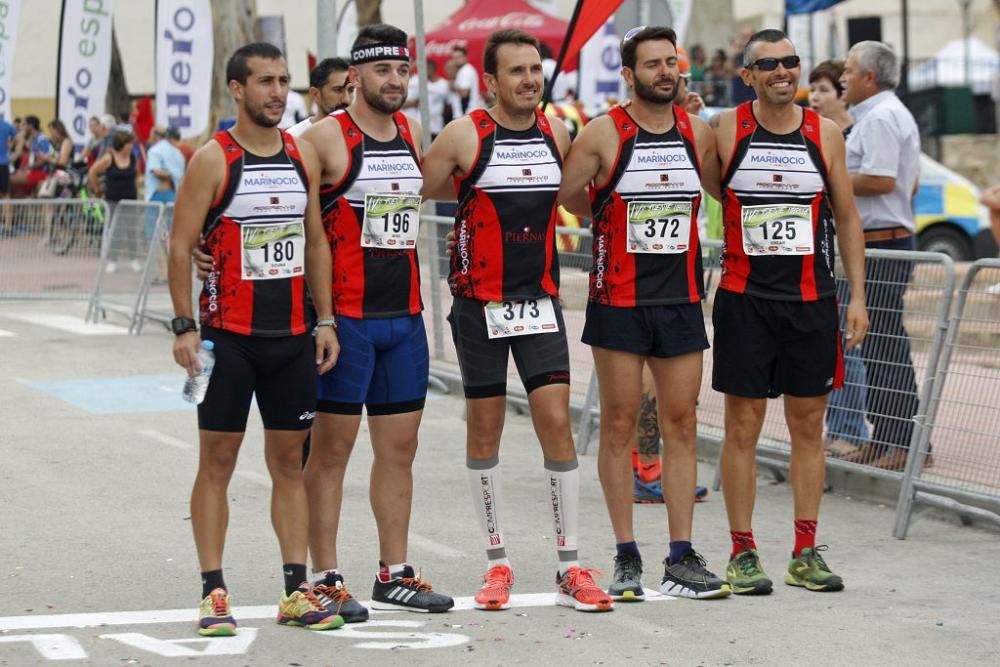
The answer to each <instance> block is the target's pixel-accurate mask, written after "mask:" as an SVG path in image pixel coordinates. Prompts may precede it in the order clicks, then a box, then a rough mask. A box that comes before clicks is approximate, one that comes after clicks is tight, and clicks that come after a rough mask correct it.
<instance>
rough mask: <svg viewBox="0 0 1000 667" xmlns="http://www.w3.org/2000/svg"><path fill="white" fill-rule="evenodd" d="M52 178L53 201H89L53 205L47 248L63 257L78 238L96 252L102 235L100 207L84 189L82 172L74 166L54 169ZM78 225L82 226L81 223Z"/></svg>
mask: <svg viewBox="0 0 1000 667" xmlns="http://www.w3.org/2000/svg"><path fill="white" fill-rule="evenodd" d="M52 178H53V179H54V180H55V183H56V187H57V190H56V193H55V198H56V199H62V200H80V201H84V202H91V203H89V204H85V205H83V206H80V205H77V204H75V203H74V204H70V203H68V202H67V203H65V204H56V209H55V211H54V212H53V214H52V224H51V225H50V226H49V239H48V245H49V248H50V249H51V250H52V252H53V253H55V254H56V255H65V254H66V253H67V252H69V250H70V248H72V247H73V244H74V243H75V242H76V241H77V239H78V238H80V239H82V240H85V241H87V242H88V248H89V249H97V250H99V249H100V247H101V237H102V236H103V234H104V222H105V221H104V208H103V207H102V206H101V205H100V204H99V203H97V202H98V201H99V200H96V199H92V198H91V196H90V193H89V192H88V190H87V186H86V173H85V172H83V171H81V170H80V169H77V168H74V167H68V168H66V169H60V170H57V171H56V172H55V173H54V174H53V175H52ZM81 222H82V224H81Z"/></svg>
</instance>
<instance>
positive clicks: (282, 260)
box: [240, 220, 306, 280]
mask: <svg viewBox="0 0 1000 667" xmlns="http://www.w3.org/2000/svg"><path fill="white" fill-rule="evenodd" d="M240 250H241V252H240V254H241V255H242V257H243V264H242V267H241V268H242V272H241V273H240V275H241V276H242V277H243V280H274V279H275V278H292V277H295V276H301V275H302V273H303V271H304V270H305V254H306V253H305V250H306V233H305V225H304V224H303V221H302V220H295V221H292V222H278V223H263V224H243V225H240Z"/></svg>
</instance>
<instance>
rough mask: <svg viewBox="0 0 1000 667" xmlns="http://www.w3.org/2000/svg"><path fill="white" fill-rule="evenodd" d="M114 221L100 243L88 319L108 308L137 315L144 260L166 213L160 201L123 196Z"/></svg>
mask: <svg viewBox="0 0 1000 667" xmlns="http://www.w3.org/2000/svg"><path fill="white" fill-rule="evenodd" d="M111 208H112V214H111V223H110V225H108V228H107V230H106V232H105V235H104V242H103V244H102V246H101V259H100V265H99V268H98V270H97V279H96V280H95V281H94V290H93V293H92V295H91V297H90V305H89V307H88V308H87V316H86V321H88V322H97V321H98V320H100V319H102V318H104V317H106V315H107V311H108V310H112V311H117V312H121V313H123V314H125V315H126V316H127V317H128V318H129V320H130V321H132V320H133V319H134V317H135V304H136V296H137V295H138V294H140V292H141V291H142V284H143V280H144V276H145V271H144V263H145V262H146V261H147V260H148V258H149V254H150V252H149V251H150V247H151V246H152V245H154V234H155V233H156V228H157V225H158V223H159V219H160V217H161V216H162V214H163V204H162V203H160V202H144V201H136V200H130V199H127V200H122V201H119V202H117V203H116V204H114V205H113V206H112V207H111Z"/></svg>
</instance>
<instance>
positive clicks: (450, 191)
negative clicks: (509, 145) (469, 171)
mask: <svg viewBox="0 0 1000 667" xmlns="http://www.w3.org/2000/svg"><path fill="white" fill-rule="evenodd" d="M470 132H471V133H472V136H473V137H474V136H475V129H474V128H473V127H472V121H471V120H469V119H468V118H467V117H466V118H460V119H458V120H455V121H452V122H450V123H448V125H447V126H446V127H445V128H444V130H442V131H441V134H439V135H438V137H437V139H435V140H434V143H432V144H431V147H430V148H428V149H427V155H425V156H424V162H423V174H424V185H423V188H421V190H420V194H422V195H423V197H424V199H434V200H436V201H454V200H455V186H454V185H453V184H452V181H451V179H452V177H453V176H454V175H455V174H456V173H457V172H458V171H459V170H460V166H459V165H460V156H461V154H462V151H463V150H475V143H474V141H466V139H467V138H468V137H467V136H466V135H468V134H469V133H470Z"/></svg>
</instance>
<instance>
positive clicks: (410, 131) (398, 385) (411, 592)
mask: <svg viewBox="0 0 1000 667" xmlns="http://www.w3.org/2000/svg"><path fill="white" fill-rule="evenodd" d="M409 77H410V59H409V50H408V49H407V48H406V34H405V33H404V32H403V31H401V30H399V29H398V28H395V27H393V26H389V25H376V26H368V27H365V28H363V29H362V30H361V32H360V33H359V34H358V38H357V40H356V41H355V43H354V46H353V47H352V49H351V67H350V68H349V70H348V81H349V83H350V85H351V86H353V87H354V89H355V90H356V91H357V92H356V94H355V97H354V101H353V102H352V103H351V104H350V105H349V106H348V107H347V108H346V109H344V110H341V111H337V112H336V113H334V114H332V115H330V116H328V117H327V118H325V119H323V120H321V121H319V122H318V123H316V124H314V125H313V126H312V127H311V128H309V129H308V130H307V131H306V132H305V133H304V134H303V135H302V138H303V139H304V140H305V141H308V142H310V143H312V144H313V145H314V146H315V147H316V149H317V151H318V153H319V158H320V162H321V164H322V186H321V190H320V198H321V200H322V202H323V223H324V225H325V226H326V233H327V238H328V239H329V242H330V248H331V250H332V252H333V258H334V259H333V308H334V313H335V315H336V319H337V331H338V335H339V339H340V344H341V347H342V354H341V360H340V362H339V363H338V364H337V366H336V368H334V369H333V371H331V372H330V373H327V374H326V375H324V376H322V377H320V379H319V403H318V413H319V414H318V415H317V417H316V423H315V425H314V426H313V437H312V450H311V452H310V454H309V460H308V462H307V463H306V471H305V473H306V490H307V492H308V494H309V506H310V515H309V520H310V546H311V550H312V558H313V563H312V565H313V572H314V577H315V583H316V585H317V586H316V587H317V590H318V591H319V592H320V599H321V600H323V601H327V600H329V601H330V603H331V604H336V605H337V607H336V608H339V609H340V613H341V614H342V615H343V616H344V618H345V620H346V621H348V622H354V621H364V620H366V619H367V618H368V610H367V609H366V608H365V607H364V606H362V605H361V604H360V603H358V602H357V601H356V600H354V599H353V598H352V597H351V596H350V595H349V594H348V593H347V590H346V588H344V580H343V576H342V575H341V573H340V572H339V571H338V570H337V565H338V563H337V532H338V527H339V522H340V506H341V500H342V498H343V488H344V486H343V485H344V473H345V470H346V467H347V461H348V459H349V458H350V454H351V450H352V448H353V447H354V442H355V440H356V439H357V435H358V429H359V428H360V426H361V409H362V407H364V408H365V409H366V410H367V413H368V426H369V431H370V433H371V442H372V448H373V449H374V451H375V459H374V462H373V463H372V474H371V500H372V510H373V512H374V514H375V522H376V524H378V533H379V556H380V564H379V569H378V572H377V574H376V579H375V584H374V588H373V591H372V607H374V608H376V609H383V608H390V609H391V608H402V609H406V610H410V611H422V612H443V611H447V610H448V609H451V607H452V606H453V605H454V601H453V600H452V599H451V598H450V597H448V596H446V595H441V594H440V593H436V592H434V591H433V590H432V589H431V587H430V585H429V584H428V583H427V582H426V581H422V580H420V579H419V577H417V576H416V575H415V572H414V568H413V567H412V566H411V565H409V564H408V563H407V562H406V553H407V541H408V536H409V524H410V509H411V507H410V506H411V501H412V497H413V474H412V463H413V458H414V456H415V454H416V449H417V430H418V428H419V426H420V419H421V417H422V415H423V410H424V399H425V397H426V395H427V379H428V371H429V358H428V352H427V335H426V333H425V331H424V320H423V316H422V315H421V311H422V310H423V304H422V303H421V300H420V268H419V265H418V260H417V250H416V240H417V233H418V224H419V215H420V203H421V200H420V194H419V193H420V188H421V184H422V182H423V180H422V177H421V174H420V151H419V149H418V148H417V146H419V145H420V137H421V128H420V126H419V125H417V124H416V123H414V122H413V121H410V120H409V119H408V118H407V117H406V116H405V115H404V114H403V113H402V112H400V109H401V108H402V106H403V103H404V102H405V101H406V92H407V81H408V80H409Z"/></svg>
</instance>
